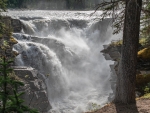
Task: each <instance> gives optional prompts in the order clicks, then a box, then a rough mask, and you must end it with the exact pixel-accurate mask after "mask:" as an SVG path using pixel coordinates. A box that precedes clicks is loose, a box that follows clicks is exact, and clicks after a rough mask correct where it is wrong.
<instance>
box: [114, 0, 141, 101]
mask: <svg viewBox="0 0 150 113" xmlns="http://www.w3.org/2000/svg"><path fill="white" fill-rule="evenodd" d="M141 7H142V0H126V9H125V20H124V32H123V45H122V53H121V62H120V66H119V73H118V79H117V88H116V95H115V102H121V103H125V104H127V103H128V104H129V103H135V80H136V65H137V51H138V43H139V29H140V15H141Z"/></svg>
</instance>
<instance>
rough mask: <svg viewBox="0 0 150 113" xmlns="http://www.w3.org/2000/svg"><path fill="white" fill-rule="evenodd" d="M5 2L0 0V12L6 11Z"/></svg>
mask: <svg viewBox="0 0 150 113" xmlns="http://www.w3.org/2000/svg"><path fill="white" fill-rule="evenodd" d="M6 2H7V0H0V12H3V11H5V10H6Z"/></svg>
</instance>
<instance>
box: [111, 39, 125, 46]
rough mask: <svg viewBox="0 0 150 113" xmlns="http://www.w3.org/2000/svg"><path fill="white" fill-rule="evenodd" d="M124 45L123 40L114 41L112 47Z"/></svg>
mask: <svg viewBox="0 0 150 113" xmlns="http://www.w3.org/2000/svg"><path fill="white" fill-rule="evenodd" d="M121 45H122V40H117V41H112V42H111V44H110V46H115V47H116V46H121Z"/></svg>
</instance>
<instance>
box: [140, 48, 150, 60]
mask: <svg viewBox="0 0 150 113" xmlns="http://www.w3.org/2000/svg"><path fill="white" fill-rule="evenodd" d="M138 58H141V59H145V60H150V47H148V48H144V49H142V50H140V51H139V52H138Z"/></svg>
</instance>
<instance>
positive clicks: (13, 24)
mask: <svg viewBox="0 0 150 113" xmlns="http://www.w3.org/2000/svg"><path fill="white" fill-rule="evenodd" d="M2 21H3V23H4V24H5V25H6V26H7V27H9V28H11V29H12V31H13V32H14V33H17V32H18V33H19V32H21V30H22V28H23V25H22V23H21V21H20V20H18V19H13V18H11V17H9V16H4V17H3V18H2Z"/></svg>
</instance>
